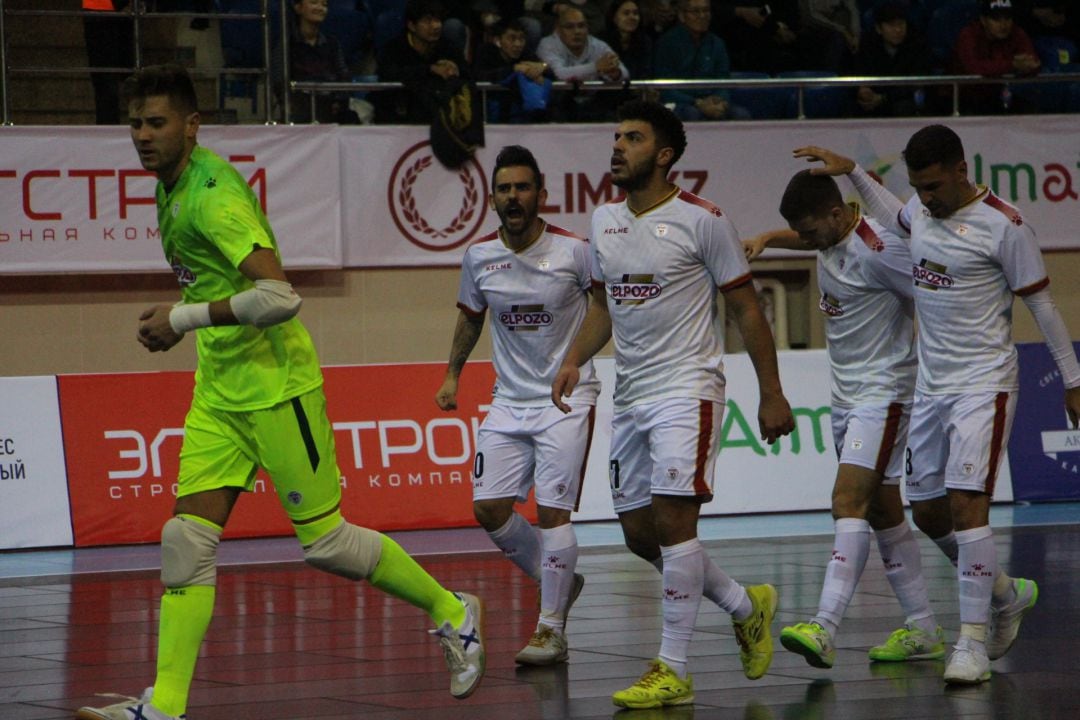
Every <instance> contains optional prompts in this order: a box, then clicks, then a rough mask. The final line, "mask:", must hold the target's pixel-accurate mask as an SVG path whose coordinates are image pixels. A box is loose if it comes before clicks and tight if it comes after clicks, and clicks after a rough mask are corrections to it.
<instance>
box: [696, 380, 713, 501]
mask: <svg viewBox="0 0 1080 720" xmlns="http://www.w3.org/2000/svg"><path fill="white" fill-rule="evenodd" d="M712 439H713V407H712V403H711V402H710V401H708V400H702V401H701V403H700V404H699V405H698V438H697V457H696V458H695V459H694V493H695V494H696V495H708V496H710V497H711V496H712V489H711V488H710V487H709V478H707V477H705V467H706V465H707V464H708V461H709V448H710V447H711V446H712Z"/></svg>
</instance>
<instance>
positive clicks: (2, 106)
mask: <svg viewBox="0 0 1080 720" xmlns="http://www.w3.org/2000/svg"><path fill="white" fill-rule="evenodd" d="M270 1H271V0H260V10H259V12H257V13H243V12H235V13H234V12H229V13H222V12H206V13H196V12H156V11H153V10H149V9H148V3H147V0H131V4H130V5H129V6H128V7H127V8H125V9H124V10H122V11H119V12H114V13H109V14H110V15H113V16H116V17H121V18H123V17H128V18H131V21H132V36H133V40H134V43H133V44H134V61H135V64H134V67H75V66H64V67H59V66H48V65H44V66H36V67H35V66H31V67H9V66H8V37H7V33H6V31H5V27H4V18H5V17H7V16H11V17H45V18H47V17H86V16H90V17H101V16H102V15H104V14H105V13H103V12H101V11H94V10H81V9H80V10H41V9H12V8H6V7H5V4H4V0H0V122H2V124H3V125H11V124H12V123H11V109H10V106H9V100H10V97H9V93H8V78H9V77H11V76H15V75H44V76H48V75H59V76H65V75H88V74H92V73H93V74H97V73H101V74H114V75H130V74H131V73H132V72H133V71H134V70H137V69H139V68H142V67H143V47H142V23H143V22H144V21H145V20H154V19H166V18H167V19H177V18H185V19H190V20H195V19H201V20H230V21H231V20H239V21H248V22H252V21H256V20H257V21H259V22H260V23H261V25H262V33H261V36H262V56H263V57H262V60H263V64H262V67H254V68H248V67H221V68H212V69H202V68H189V72H191V73H192V74H193V75H197V76H210V77H218V76H220V75H251V76H258V77H260V78H261V79H262V81H263V83H264V85H265V87H266V88H267V92H266V93H265V95H264V107H263V110H264V117H265V121H266V122H267V123H268V124H269V123H272V122H273V108H272V105H271V100H270V95H271V93H270V92H269V89H270V81H271V72H270V67H271V48H270V38H271V31H270V12H269V3H270ZM280 3H281V11H282V15H281V17H286V16H285V15H284V12H285V10H286V4H287V0H280ZM282 25H283V27H282V35H283V37H282V41H283V42H282V46H283V52H284V53H285V65H286V67H287V66H288V36H287V35H286V34H285V33H286V32H287V28H286V27H285V23H283V24H282ZM286 81H287V77H286ZM286 111H287V105H286Z"/></svg>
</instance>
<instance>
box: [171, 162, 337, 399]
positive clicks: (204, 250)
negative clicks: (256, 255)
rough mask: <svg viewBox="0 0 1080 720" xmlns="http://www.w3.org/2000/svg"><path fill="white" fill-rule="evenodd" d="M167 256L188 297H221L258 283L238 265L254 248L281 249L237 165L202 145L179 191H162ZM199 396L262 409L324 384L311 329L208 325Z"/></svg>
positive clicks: (202, 335)
mask: <svg viewBox="0 0 1080 720" xmlns="http://www.w3.org/2000/svg"><path fill="white" fill-rule="evenodd" d="M156 196H157V211H158V225H159V226H160V228H161V245H162V248H163V249H164V251H165V258H166V259H167V260H168V261H169V263H170V264H171V265H172V268H173V271H174V272H175V273H176V276H177V278H178V279H179V281H180V287H181V289H182V291H183V298H184V302H185V303H200V302H213V301H215V300H222V299H224V298H227V297H230V296H232V295H235V294H236V293H238V292H242V291H244V290H247V289H249V288H251V287H254V283H253V282H252V281H251V280H249V279H248V278H246V277H244V275H243V273H241V272H240V271H239V270H238V269H237V268H238V266H239V265H240V263H241V262H242V261H243V260H244V258H246V257H247V256H248V255H249V254H250V253H251V252H252V251H253V250H256V249H257V248H270V249H273V251H274V252H275V253H276V254H278V257H279V259H280V253H279V252H278V247H277V242H276V241H275V240H274V233H273V231H272V230H271V229H270V223H269V222H268V221H267V219H266V215H264V214H263V212H262V209H261V208H260V207H259V201H258V199H257V198H256V197H255V193H254V192H252V190H251V188H250V187H249V186H248V184H247V182H246V181H245V180H244V178H243V177H242V176H241V175H240V173H239V172H237V171H236V168H234V167H233V166H232V165H230V164H229V163H227V162H226V161H225V160H223V159H222V158H220V157H218V156H217V155H215V154H214V153H213V152H211V151H210V150H207V149H205V148H202V147H199V146H196V147H195V149H194V151H193V152H192V153H191V159H190V161H189V162H188V165H187V167H186V168H184V171H183V173H182V174H181V175H180V179H179V180H178V181H177V182H176V185H175V186H174V187H173V188H172V190H171V191H169V192H166V191H165V187H164V185H163V184H162V183H160V182H159V183H158V185H157V190H156ZM195 334H196V347H197V350H198V355H199V362H198V369H197V370H196V371H195V397H196V398H197V399H199V400H202V401H203V402H205V403H206V404H208V405H210V406H211V407H214V408H218V409H221V410H228V411H247V410H259V409H262V408H267V407H271V406H273V405H276V404H278V403H280V402H283V401H285V400H289V399H291V398H294V397H296V396H297V395H300V394H302V393H305V392H307V391H309V390H311V389H313V388H316V387H319V386H320V385H321V384H322V371H321V370H320V369H319V360H318V357H317V356H316V354H315V346H314V345H313V344H312V342H311V336H309V335H308V333H307V330H306V329H305V328H304V326H303V324H302V323H301V322H300V320H299V319H297V318H295V317H294V318H292V319H290V320H287V321H286V322H283V323H281V324H279V325H273V326H271V327H268V328H265V329H262V330H260V329H258V328H256V327H254V326H251V325H231V326H215V327H206V328H200V329H198V330H196V331H195Z"/></svg>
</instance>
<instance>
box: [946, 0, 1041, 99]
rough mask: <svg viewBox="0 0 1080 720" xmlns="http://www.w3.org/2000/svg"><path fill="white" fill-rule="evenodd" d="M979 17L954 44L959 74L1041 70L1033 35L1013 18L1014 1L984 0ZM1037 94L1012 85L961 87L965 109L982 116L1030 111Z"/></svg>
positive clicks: (955, 69) (1020, 73)
mask: <svg viewBox="0 0 1080 720" xmlns="http://www.w3.org/2000/svg"><path fill="white" fill-rule="evenodd" d="M980 5H981V7H980V10H979V17H978V18H977V19H976V20H975V21H974V22H972V23H971V24H970V25H968V26H967V27H965V28H964V29H963V30H961V31H960V36H959V37H958V38H957V39H956V45H955V46H954V47H953V57H952V71H953V72H954V73H956V74H958V75H983V76H986V77H1001V76H1003V75H1017V76H1021V77H1023V76H1031V75H1036V74H1038V72H1039V66H1040V62H1039V56H1038V55H1037V54H1036V53H1035V46H1034V45H1032V43H1031V38H1030V37H1028V34H1027V33H1026V32H1024V31H1023V29H1021V28H1020V27H1019V26H1018V25H1016V23H1015V22H1014V21H1013V3H1012V0H981V3H980ZM1032 95H1033V93H1029V92H1025V91H1019V92H1018V91H1017V88H1012V87H1010V86H1009V85H1000V84H999V85H969V86H966V87H963V88H961V92H960V107H961V110H962V111H963V112H967V113H975V114H979V115H987V114H996V113H1003V112H1030V111H1034V110H1036V109H1037V103H1035V102H1033V101H1032V100H1031V97H1032Z"/></svg>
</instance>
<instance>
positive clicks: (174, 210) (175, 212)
mask: <svg viewBox="0 0 1080 720" xmlns="http://www.w3.org/2000/svg"><path fill="white" fill-rule="evenodd" d="M179 214H180V203H178V202H176V203H173V206H172V216H173V217H176V216H177V215H179Z"/></svg>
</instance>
